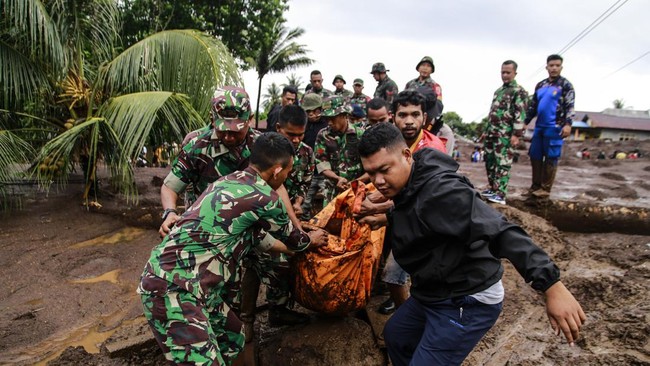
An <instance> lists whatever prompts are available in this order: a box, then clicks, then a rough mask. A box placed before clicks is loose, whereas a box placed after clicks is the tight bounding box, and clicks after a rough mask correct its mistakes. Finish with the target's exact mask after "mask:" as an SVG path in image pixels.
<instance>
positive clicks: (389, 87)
mask: <svg viewBox="0 0 650 366" xmlns="http://www.w3.org/2000/svg"><path fill="white" fill-rule="evenodd" d="M397 93H399V90H398V88H397V84H395V82H394V81H393V79H391V78H389V77H388V76H386V78H385V79H384V80H381V81H379V83H377V89H375V95H374V96H375V98H382V99H383V100H385V101H386V102H387V103H392V102H393V98H394V97H395V96H396V95H397Z"/></svg>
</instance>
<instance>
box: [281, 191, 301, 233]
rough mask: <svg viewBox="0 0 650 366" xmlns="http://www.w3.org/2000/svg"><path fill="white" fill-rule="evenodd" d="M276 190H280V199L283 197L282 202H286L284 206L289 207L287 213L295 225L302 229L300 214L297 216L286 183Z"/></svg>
mask: <svg viewBox="0 0 650 366" xmlns="http://www.w3.org/2000/svg"><path fill="white" fill-rule="evenodd" d="M275 191H276V192H278V195H279V196H280V199H282V203H284V206H285V207H286V209H287V214H288V215H289V219H290V220H291V223H292V224H293V226H294V227H297V228H299V229H300V230H302V224H301V223H300V220H299V219H298V216H296V213H295V212H294V210H293V205H292V204H291V199H290V198H289V192H287V189H286V188H284V184H283V185H281V186H280V188H278V189H276V190H275Z"/></svg>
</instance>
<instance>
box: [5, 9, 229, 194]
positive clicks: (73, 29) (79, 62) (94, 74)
mask: <svg viewBox="0 0 650 366" xmlns="http://www.w3.org/2000/svg"><path fill="white" fill-rule="evenodd" d="M0 14H2V15H1V16H2V19H0V35H1V36H2V38H1V39H2V42H0V85H1V86H2V90H3V93H2V94H1V95H0V106H1V107H0V108H1V109H0V122H2V124H0V130H5V126H6V125H7V124H9V123H10V122H11V123H13V124H14V125H16V124H17V125H18V127H17V128H16V129H14V130H13V131H12V133H13V134H14V135H16V136H19V137H22V138H23V139H24V141H27V142H28V143H29V144H30V145H31V146H33V147H34V149H35V150H36V151H37V157H36V164H34V165H35V166H37V169H35V173H36V176H37V178H38V179H39V181H40V182H42V183H43V184H44V185H46V186H49V184H51V183H52V181H54V180H56V181H60V182H62V183H65V181H66V178H67V175H68V173H69V170H70V169H69V168H70V167H71V165H72V164H73V159H72V158H73V157H75V159H76V158H79V159H81V160H82V162H84V164H83V168H84V172H85V176H86V186H85V189H84V194H83V198H84V200H85V201H86V202H87V201H88V196H89V192H90V189H91V188H92V184H93V182H94V181H95V178H96V169H97V165H98V163H99V162H100V161H103V162H104V163H105V164H106V166H107V168H108V169H109V171H110V174H111V176H112V178H113V179H112V182H113V183H114V184H115V185H116V188H118V189H119V190H120V191H121V192H122V193H125V194H126V196H127V198H134V197H136V191H135V189H134V184H133V170H132V166H131V164H130V162H131V161H134V160H135V158H136V157H137V155H138V153H139V152H140V151H141V149H142V147H143V146H144V145H145V142H146V141H147V139H153V140H157V141H159V142H162V139H163V138H165V137H168V136H170V135H173V136H176V137H177V138H178V139H182V137H183V135H184V134H185V133H187V132H188V131H191V130H193V129H196V128H199V127H202V125H204V124H205V121H206V120H207V116H208V113H209V106H210V98H211V96H212V93H213V91H214V87H215V86H218V85H224V84H238V83H239V81H240V76H239V73H238V70H237V66H236V64H235V61H234V60H233V58H232V56H231V55H230V53H229V52H228V50H227V49H226V47H225V46H224V45H223V44H222V43H221V42H220V41H218V40H217V39H216V38H214V37H212V36H208V35H206V34H203V33H200V32H198V31H192V30H175V31H165V32H160V33H156V34H154V35H151V36H149V37H147V38H145V39H143V40H142V41H140V42H139V43H137V44H135V45H133V46H131V47H130V48H128V49H126V50H124V51H123V52H122V53H120V54H117V52H116V46H117V45H118V42H117V38H118V36H117V35H118V34H119V33H118V30H119V28H120V21H119V16H118V14H119V13H118V10H117V7H116V5H115V1H112V0H69V1H60V0H57V1H45V0H0ZM37 116H40V117H37ZM2 132H3V133H5V134H6V132H5V131H2ZM14 141H17V140H15V139H14ZM19 146H23V145H21V144H20V143H18V145H16V143H14V147H11V145H9V144H6V143H5V145H3V139H2V138H0V154H2V155H3V159H4V160H6V161H7V162H8V161H11V162H22V161H24V160H25V158H26V157H27V156H28V155H26V154H27V153H25V151H27V150H25V149H20V148H19ZM23 147H24V146H23ZM21 151H22V153H21ZM5 153H6V154H7V155H5ZM21 154H22V155H21ZM3 164H5V165H6V164H7V163H6V162H4V163H3V162H2V161H0V169H4V168H3ZM4 175H6V174H4V172H2V173H0V179H3V178H4Z"/></svg>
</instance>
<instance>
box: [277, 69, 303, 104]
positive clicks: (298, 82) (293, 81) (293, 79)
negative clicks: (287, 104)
mask: <svg viewBox="0 0 650 366" xmlns="http://www.w3.org/2000/svg"><path fill="white" fill-rule="evenodd" d="M287 85H291V86H294V87H295V88H296V90H298V94H297V95H296V98H298V100H301V99H302V95H303V92H301V90H303V88H302V78H301V77H300V76H297V75H296V74H294V73H291V75H289V76H287V83H286V84H282V87H285V86H287Z"/></svg>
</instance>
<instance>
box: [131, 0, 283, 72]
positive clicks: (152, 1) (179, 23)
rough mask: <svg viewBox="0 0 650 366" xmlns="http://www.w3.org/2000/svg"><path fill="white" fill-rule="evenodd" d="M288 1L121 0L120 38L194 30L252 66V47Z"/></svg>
mask: <svg viewBox="0 0 650 366" xmlns="http://www.w3.org/2000/svg"><path fill="white" fill-rule="evenodd" d="M287 3H288V0H123V1H121V4H120V8H121V10H122V12H123V14H124V22H125V26H124V29H123V32H122V38H123V40H124V42H125V44H126V45H127V46H130V45H132V44H134V43H136V42H138V41H140V40H141V39H143V38H145V37H146V36H148V35H150V34H152V33H155V32H159V31H163V30H168V29H198V30H200V31H203V32H207V33H209V34H211V35H213V36H216V37H219V39H220V40H221V41H222V42H223V43H224V44H225V45H226V46H227V47H228V49H229V50H230V51H231V52H232V54H233V55H234V56H235V57H236V58H237V59H238V60H239V61H240V63H241V66H242V67H243V68H244V69H248V68H250V67H251V66H252V64H251V63H250V62H249V60H254V59H255V56H256V50H258V49H260V47H261V46H262V44H263V42H264V39H265V37H266V35H267V33H268V32H269V31H270V30H271V29H272V28H273V25H274V23H275V22H276V21H278V20H280V21H281V22H284V18H283V14H284V12H285V11H286V10H287V9H289V6H288V5H287Z"/></svg>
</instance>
